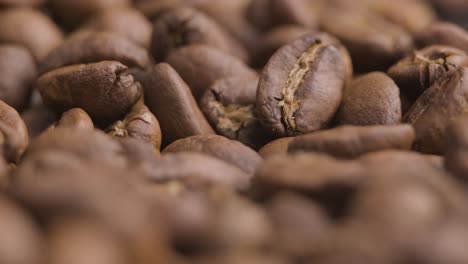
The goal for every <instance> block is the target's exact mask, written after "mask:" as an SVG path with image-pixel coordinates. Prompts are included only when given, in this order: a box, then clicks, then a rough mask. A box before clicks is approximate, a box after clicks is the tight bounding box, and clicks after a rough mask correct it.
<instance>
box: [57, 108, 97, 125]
mask: <svg viewBox="0 0 468 264" xmlns="http://www.w3.org/2000/svg"><path fill="white" fill-rule="evenodd" d="M57 127H70V128H75V129H86V130H93V129H94V124H93V120H91V117H89V115H88V114H87V113H86V112H85V111H84V110H83V109H81V108H72V109H70V110H68V111H66V112H64V113H63V114H62V117H61V118H60V119H59V120H58V121H57V122H56V123H55V124H54V125H53V128H57Z"/></svg>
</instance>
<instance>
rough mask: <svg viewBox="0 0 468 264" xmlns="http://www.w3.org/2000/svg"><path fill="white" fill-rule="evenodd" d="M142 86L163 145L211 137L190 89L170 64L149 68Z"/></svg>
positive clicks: (207, 125) (210, 129)
mask: <svg viewBox="0 0 468 264" xmlns="http://www.w3.org/2000/svg"><path fill="white" fill-rule="evenodd" d="M144 87H145V98H146V103H147V105H148V107H149V109H150V110H151V112H152V113H154V114H155V115H156V117H157V118H158V120H159V123H160V125H161V130H162V136H163V144H164V145H168V144H170V143H172V142H174V141H176V140H178V139H181V138H186V137H189V136H193V135H206V134H214V131H213V129H212V128H211V126H210V124H209V123H208V121H207V120H206V119H205V117H204V116H203V114H202V112H201V111H200V109H199V108H198V105H197V102H196V101H195V99H194V98H193V95H192V94H191V92H190V88H189V87H188V86H187V84H186V83H185V82H184V81H183V80H182V78H181V77H180V76H179V74H177V72H176V71H175V70H174V69H173V68H172V67H171V66H170V65H168V64H166V63H161V64H157V65H156V66H154V67H152V68H151V69H150V70H149V71H148V72H147V74H146V80H145V81H144Z"/></svg>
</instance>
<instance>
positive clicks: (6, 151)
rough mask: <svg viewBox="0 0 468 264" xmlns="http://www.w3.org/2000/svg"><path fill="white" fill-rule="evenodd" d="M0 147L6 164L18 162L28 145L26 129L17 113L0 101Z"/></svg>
mask: <svg viewBox="0 0 468 264" xmlns="http://www.w3.org/2000/svg"><path fill="white" fill-rule="evenodd" d="M0 137H1V140H0V146H1V150H2V155H3V156H4V157H5V159H6V160H7V161H8V162H14V163H17V162H19V160H20V158H21V156H22V155H23V153H24V151H25V150H26V148H27V147H28V144H29V136H28V129H27V128H26V125H25V124H24V121H23V119H21V116H20V115H19V114H18V112H17V111H16V110H15V109H14V108H12V107H11V106H9V105H7V104H6V103H5V102H3V101H0Z"/></svg>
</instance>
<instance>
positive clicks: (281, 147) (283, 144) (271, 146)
mask: <svg viewBox="0 0 468 264" xmlns="http://www.w3.org/2000/svg"><path fill="white" fill-rule="evenodd" d="M292 140H294V137H286V138H280V139H277V140H273V141H272V142H270V143H268V144H266V145H265V146H263V148H261V149H260V150H259V151H258V154H260V156H262V158H264V159H267V158H270V157H272V156H275V155H285V154H286V153H288V146H289V143H290V142H291V141H292Z"/></svg>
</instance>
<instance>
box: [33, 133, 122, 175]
mask: <svg viewBox="0 0 468 264" xmlns="http://www.w3.org/2000/svg"><path fill="white" fill-rule="evenodd" d="M45 152H56V153H66V154H69V155H73V156H75V157H77V158H79V159H80V160H83V161H91V162H93V163H94V162H95V164H100V165H102V166H103V167H106V165H108V164H112V165H113V167H115V168H121V167H123V166H125V165H126V164H125V159H124V157H123V154H122V153H123V151H122V147H121V146H120V145H119V144H118V142H116V141H114V140H112V138H111V137H109V136H107V135H106V134H104V133H102V132H100V131H98V130H86V129H76V128H75V127H57V128H55V129H52V130H48V131H47V132H45V133H43V134H41V135H40V136H39V137H38V138H37V139H36V140H34V141H33V142H32V143H31V145H30V146H29V148H28V151H27V153H26V154H25V156H26V158H28V157H29V159H34V158H35V157H40V156H42V153H45Z"/></svg>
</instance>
